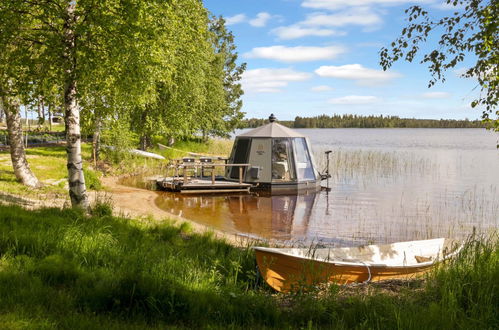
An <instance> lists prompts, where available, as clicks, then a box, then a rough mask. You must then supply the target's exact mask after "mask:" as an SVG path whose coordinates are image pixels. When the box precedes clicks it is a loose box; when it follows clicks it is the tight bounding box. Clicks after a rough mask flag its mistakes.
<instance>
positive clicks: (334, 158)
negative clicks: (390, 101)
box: [156, 129, 499, 246]
mask: <svg viewBox="0 0 499 330" xmlns="http://www.w3.org/2000/svg"><path fill="white" fill-rule="evenodd" d="M299 131H300V133H302V134H304V135H306V136H308V137H309V138H310V140H311V143H312V147H313V149H314V154H315V158H316V162H317V163H318V165H319V168H320V170H322V169H323V168H324V166H325V158H324V151H326V150H332V151H333V153H332V155H331V165H330V170H331V174H332V178H331V179H330V181H329V186H330V188H331V191H330V192H329V193H326V192H324V191H323V192H318V193H309V194H306V195H298V196H272V197H259V196H256V195H233V196H185V195H180V194H171V193H161V194H159V195H158V198H157V200H156V204H157V205H158V206H160V207H161V208H162V209H164V210H165V211H168V212H171V213H174V214H177V215H181V216H183V217H186V218H188V219H191V220H194V221H196V222H199V223H202V224H205V225H208V226H211V227H213V228H217V229H221V230H224V231H228V232H234V233H236V232H237V233H241V234H245V235H248V236H255V237H260V238H266V239H275V240H280V241H286V242H288V243H293V244H310V243H312V242H313V243H323V244H328V245H336V246H348V245H356V244H366V243H382V242H394V241H402V240H412V239H424V238H435V237H442V236H446V237H450V236H452V237H456V238H464V237H466V236H467V235H469V234H470V233H471V232H472V231H473V228H476V230H477V231H479V232H487V231H489V230H492V229H495V228H498V226H499V150H498V149H496V145H497V143H498V134H497V133H493V132H490V131H486V130H482V129H301V130H299ZM325 184H326V182H325V181H324V182H323V185H325Z"/></svg>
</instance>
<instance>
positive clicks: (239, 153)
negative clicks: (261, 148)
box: [230, 138, 251, 179]
mask: <svg viewBox="0 0 499 330" xmlns="http://www.w3.org/2000/svg"><path fill="white" fill-rule="evenodd" d="M235 143H236V147H235V148H234V155H233V156H232V157H233V158H232V161H233V164H245V163H247V162H248V154H249V149H250V146H251V140H250V139H245V138H243V139H241V138H240V139H237V140H236V142H235ZM244 171H246V168H244ZM244 174H245V172H243V178H244ZM230 177H231V178H232V179H238V178H239V167H238V166H234V167H231V168H230Z"/></svg>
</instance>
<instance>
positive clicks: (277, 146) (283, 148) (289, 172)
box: [272, 139, 296, 182]
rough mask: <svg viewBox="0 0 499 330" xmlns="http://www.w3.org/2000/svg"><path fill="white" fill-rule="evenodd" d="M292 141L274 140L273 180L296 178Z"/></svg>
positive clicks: (291, 179) (284, 180)
mask: <svg viewBox="0 0 499 330" xmlns="http://www.w3.org/2000/svg"><path fill="white" fill-rule="evenodd" d="M290 142H291V141H290V140H289V139H273V140H272V182H286V181H294V180H296V175H295V171H294V166H293V159H292V151H291V143H290Z"/></svg>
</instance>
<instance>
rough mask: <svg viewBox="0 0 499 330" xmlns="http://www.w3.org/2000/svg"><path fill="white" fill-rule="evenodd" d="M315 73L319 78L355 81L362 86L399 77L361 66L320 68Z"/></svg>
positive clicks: (391, 73) (393, 73) (381, 82)
mask: <svg viewBox="0 0 499 330" xmlns="http://www.w3.org/2000/svg"><path fill="white" fill-rule="evenodd" d="M315 73H316V74H317V75H319V76H321V77H328V78H338V79H348V80H355V81H356V82H357V83H358V84H360V85H364V86H373V85H379V84H383V83H387V82H389V81H390V80H392V79H395V78H398V77H401V75H400V74H399V73H397V72H393V71H382V70H375V69H369V68H366V67H363V66H362V65H361V64H347V65H341V66H332V65H331V66H321V67H319V68H318V69H317V70H315Z"/></svg>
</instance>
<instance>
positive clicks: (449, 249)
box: [255, 238, 461, 267]
mask: <svg viewBox="0 0 499 330" xmlns="http://www.w3.org/2000/svg"><path fill="white" fill-rule="evenodd" d="M460 247H461V245H460V244H459V242H457V241H455V240H452V239H447V238H437V239H430V240H422V241H409V242H398V243H393V244H385V245H366V246H359V247H346V248H317V249H314V248H312V247H311V248H265V247H255V249H256V250H260V251H265V252H269V253H275V254H282V255H288V256H293V257H298V258H303V259H308V260H317V261H322V262H328V263H335V264H345V265H352V266H355V265H356V266H362V265H363V266H366V265H372V266H375V265H380V266H390V267H411V266H414V267H419V266H424V265H426V264H432V263H434V262H436V261H441V260H443V259H446V258H448V257H451V256H452V255H454V254H456V253H457V252H458V251H459V250H460Z"/></svg>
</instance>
